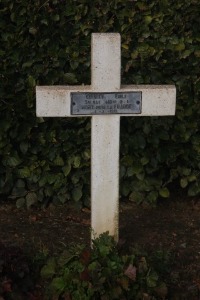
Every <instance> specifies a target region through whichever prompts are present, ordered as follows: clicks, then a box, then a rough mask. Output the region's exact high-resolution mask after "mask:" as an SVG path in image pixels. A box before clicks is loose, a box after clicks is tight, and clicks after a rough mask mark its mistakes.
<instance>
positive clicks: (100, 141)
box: [36, 33, 176, 240]
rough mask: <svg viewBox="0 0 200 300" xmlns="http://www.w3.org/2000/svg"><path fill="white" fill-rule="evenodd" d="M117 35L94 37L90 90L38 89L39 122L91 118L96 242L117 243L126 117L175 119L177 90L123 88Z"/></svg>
mask: <svg viewBox="0 0 200 300" xmlns="http://www.w3.org/2000/svg"><path fill="white" fill-rule="evenodd" d="M120 49H121V41H120V35H119V34H118V33H94V34H92V62H91V72H92V80H91V82H92V83H91V85H90V86H83V85H82V86H40V87H37V88H36V101H37V107H36V114H37V116H38V117H81V116H84V117H85V116H91V119H92V129H91V131H92V132H91V219H92V220H91V227H92V229H93V233H92V237H97V236H98V235H99V234H101V233H103V232H105V231H109V234H110V235H113V236H114V238H115V240H117V239H118V216H119V209H118V201H119V200H118V199H119V134H120V117H121V116H129V117H130V116H168V115H174V114H175V105H176V89H175V86H172V85H124V86H121V72H120V70H121V51H120Z"/></svg>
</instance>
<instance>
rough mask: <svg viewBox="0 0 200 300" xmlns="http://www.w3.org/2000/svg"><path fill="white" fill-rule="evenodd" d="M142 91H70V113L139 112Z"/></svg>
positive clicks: (106, 113)
mask: <svg viewBox="0 0 200 300" xmlns="http://www.w3.org/2000/svg"><path fill="white" fill-rule="evenodd" d="M141 109H142V92H124V93H123V92H119V93H118V92H116V93H71V114H72V115H108V114H140V113H141Z"/></svg>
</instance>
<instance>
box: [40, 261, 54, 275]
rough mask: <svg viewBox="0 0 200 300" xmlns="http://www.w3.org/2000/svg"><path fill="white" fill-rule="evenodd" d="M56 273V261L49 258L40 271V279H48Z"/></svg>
mask: <svg viewBox="0 0 200 300" xmlns="http://www.w3.org/2000/svg"><path fill="white" fill-rule="evenodd" d="M55 272H56V260H55V258H53V257H52V258H50V259H49V260H48V262H47V264H46V265H45V266H44V267H43V268H42V269H41V277H42V278H44V279H50V278H52V277H53V275H54V274H55Z"/></svg>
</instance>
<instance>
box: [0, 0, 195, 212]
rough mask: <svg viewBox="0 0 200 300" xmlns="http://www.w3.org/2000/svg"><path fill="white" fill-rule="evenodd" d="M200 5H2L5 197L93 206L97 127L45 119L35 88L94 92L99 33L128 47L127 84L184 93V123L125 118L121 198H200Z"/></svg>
mask: <svg viewBox="0 0 200 300" xmlns="http://www.w3.org/2000/svg"><path fill="white" fill-rule="evenodd" d="M199 11H200V2H199V1H198V0H177V1H172V0H169V1H167V0H162V1H160V0H154V1H149V3H147V1H145V0H139V1H131V0H129V1H128V0H127V1H125V0H110V1H104V0H93V1H89V0H68V1H67V0H51V1H48V0H47V1H45V0H43V1H42V0H36V1H28V0H16V1H13V0H0V31H1V35H0V36H1V38H0V72H1V83H0V85H1V88H0V189H1V194H2V195H6V196H7V195H9V196H10V197H11V198H14V199H17V205H18V206H21V205H23V204H25V203H26V205H27V206H28V207H29V206H30V205H31V204H32V203H35V202H37V201H41V202H42V203H44V204H45V203H46V202H48V201H50V200H51V199H53V200H54V201H61V202H65V201H68V200H70V199H73V200H74V201H77V202H79V203H84V204H86V205H87V204H88V203H89V194H90V193H89V186H90V180H89V177H90V176H89V174H90V167H89V166H90V119H89V118H88V119H87V118H85V119H75V120H71V119H68V118H67V119H65V118H63V119H61V118H52V119H42V118H40V119H39V118H36V116H35V86H36V84H37V85H54V84H55V85H56V84H60V85H62V84H82V83H85V84H89V83H90V42H91V33H92V32H119V33H120V34H121V37H122V83H128V84H175V85H176V87H177V114H176V117H162V118H161V117H158V118H122V121H121V125H122V126H121V169H120V174H121V184H120V186H121V195H122V196H125V197H127V196H128V197H130V199H135V200H136V201H142V200H143V199H146V200H148V201H150V202H155V201H156V199H157V197H158V195H160V196H162V197H167V196H168V195H169V189H168V186H169V183H171V182H172V183H173V182H178V183H180V186H181V187H182V188H185V189H186V190H187V192H188V194H189V195H190V196H193V195H196V194H198V193H199V192H200V180H199V168H200V156H199V153H200V132H199V112H200V107H199V101H198V98H199V88H200V76H199V75H200V69H199V58H200V37H199V28H200V18H199Z"/></svg>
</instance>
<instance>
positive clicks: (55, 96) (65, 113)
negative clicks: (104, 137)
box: [36, 85, 176, 117]
mask: <svg viewBox="0 0 200 300" xmlns="http://www.w3.org/2000/svg"><path fill="white" fill-rule="evenodd" d="M72 92H76V93H79V92H81V93H89V92H90V93H95V92H96V90H94V89H93V88H92V86H84V85H83V86H50V87H49V86H39V87H37V88H36V115H37V116H38V117H76V116H77V115H72V114H71V107H70V106H71V93H72ZM98 92H99V93H101V92H102V93H105V92H106V90H102V91H98ZM118 92H120V93H123V92H124V93H125V92H141V93H142V105H141V106H142V110H141V113H139V114H138V113H137V114H134V113H130V114H129V113H128V114H118V115H120V116H129V117H130V116H171V115H175V108H176V88H175V86H173V85H122V86H121V88H119V89H115V90H113V93H118ZM78 116H79V117H80V116H81V115H78ZM86 116H91V115H89V114H88V115H84V117H86Z"/></svg>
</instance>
